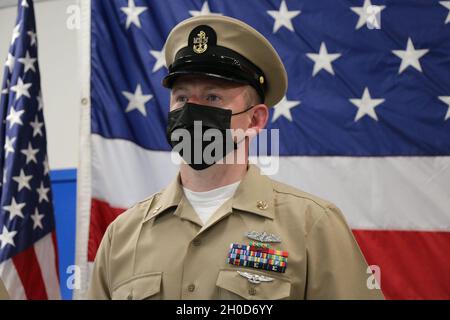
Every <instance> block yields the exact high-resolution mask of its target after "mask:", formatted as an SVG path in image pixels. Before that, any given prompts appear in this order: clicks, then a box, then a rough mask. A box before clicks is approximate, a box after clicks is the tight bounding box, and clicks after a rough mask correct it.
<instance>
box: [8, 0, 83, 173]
mask: <svg viewBox="0 0 450 320" xmlns="http://www.w3.org/2000/svg"><path fill="white" fill-rule="evenodd" d="M0 1H4V0H0ZM15 2H17V0H16V1H15ZM76 3H77V0H51V1H44V2H38V3H35V15H36V28H37V38H38V46H39V48H38V50H39V53H38V54H39V67H40V70H41V84H42V95H43V101H44V117H45V124H46V128H47V139H48V153H49V155H48V156H49V163H50V168H51V169H52V170H53V169H64V168H75V167H77V164H78V135H79V132H78V130H79V120H80V119H79V118H80V112H79V100H80V84H79V78H78V77H79V75H78V66H79V61H78V46H77V31H76V30H69V29H68V28H67V27H66V20H67V18H68V14H67V13H66V10H67V8H68V6H70V5H74V4H76ZM16 13H17V9H16V7H8V8H1V9H0V61H1V63H0V65H3V62H4V61H5V59H6V56H7V53H8V48H9V43H10V39H11V34H12V30H13V28H14V24H15V20H16ZM2 78H3V67H2V68H0V81H1V79H2ZM0 85H1V82H0Z"/></svg>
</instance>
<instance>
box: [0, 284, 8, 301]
mask: <svg viewBox="0 0 450 320" xmlns="http://www.w3.org/2000/svg"><path fill="white" fill-rule="evenodd" d="M8 299H9V296H8V291H6V288H5V285H4V284H3V282H2V280H1V279H0V300H8Z"/></svg>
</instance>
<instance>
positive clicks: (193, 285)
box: [188, 284, 195, 292]
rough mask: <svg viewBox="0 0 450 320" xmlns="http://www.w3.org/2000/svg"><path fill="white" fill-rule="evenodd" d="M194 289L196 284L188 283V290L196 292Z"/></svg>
mask: <svg viewBox="0 0 450 320" xmlns="http://www.w3.org/2000/svg"><path fill="white" fill-rule="evenodd" d="M194 290H195V284H190V285H188V291H189V292H194Z"/></svg>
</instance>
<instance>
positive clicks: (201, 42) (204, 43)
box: [193, 30, 208, 54]
mask: <svg viewBox="0 0 450 320" xmlns="http://www.w3.org/2000/svg"><path fill="white" fill-rule="evenodd" d="M207 49H208V37H207V36H206V33H205V31H203V30H201V31H200V32H199V33H198V34H197V37H195V38H194V45H193V50H194V52H195V53H198V54H201V53H203V52H205V51H206V50H207Z"/></svg>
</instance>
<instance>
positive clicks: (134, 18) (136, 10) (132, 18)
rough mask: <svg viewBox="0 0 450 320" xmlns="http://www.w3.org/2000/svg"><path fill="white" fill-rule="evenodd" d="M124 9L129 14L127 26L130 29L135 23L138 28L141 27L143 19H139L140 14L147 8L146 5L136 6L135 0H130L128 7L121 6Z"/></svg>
mask: <svg viewBox="0 0 450 320" xmlns="http://www.w3.org/2000/svg"><path fill="white" fill-rule="evenodd" d="M120 10H122V11H123V12H124V13H125V14H126V15H127V22H126V28H127V29H128V28H129V27H130V25H131V24H132V23H134V24H135V25H136V26H137V27H138V28H140V27H141V21H140V20H139V15H140V14H141V13H142V12H144V11H145V10H147V8H146V7H136V5H135V4H134V0H128V7H121V8H120Z"/></svg>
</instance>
